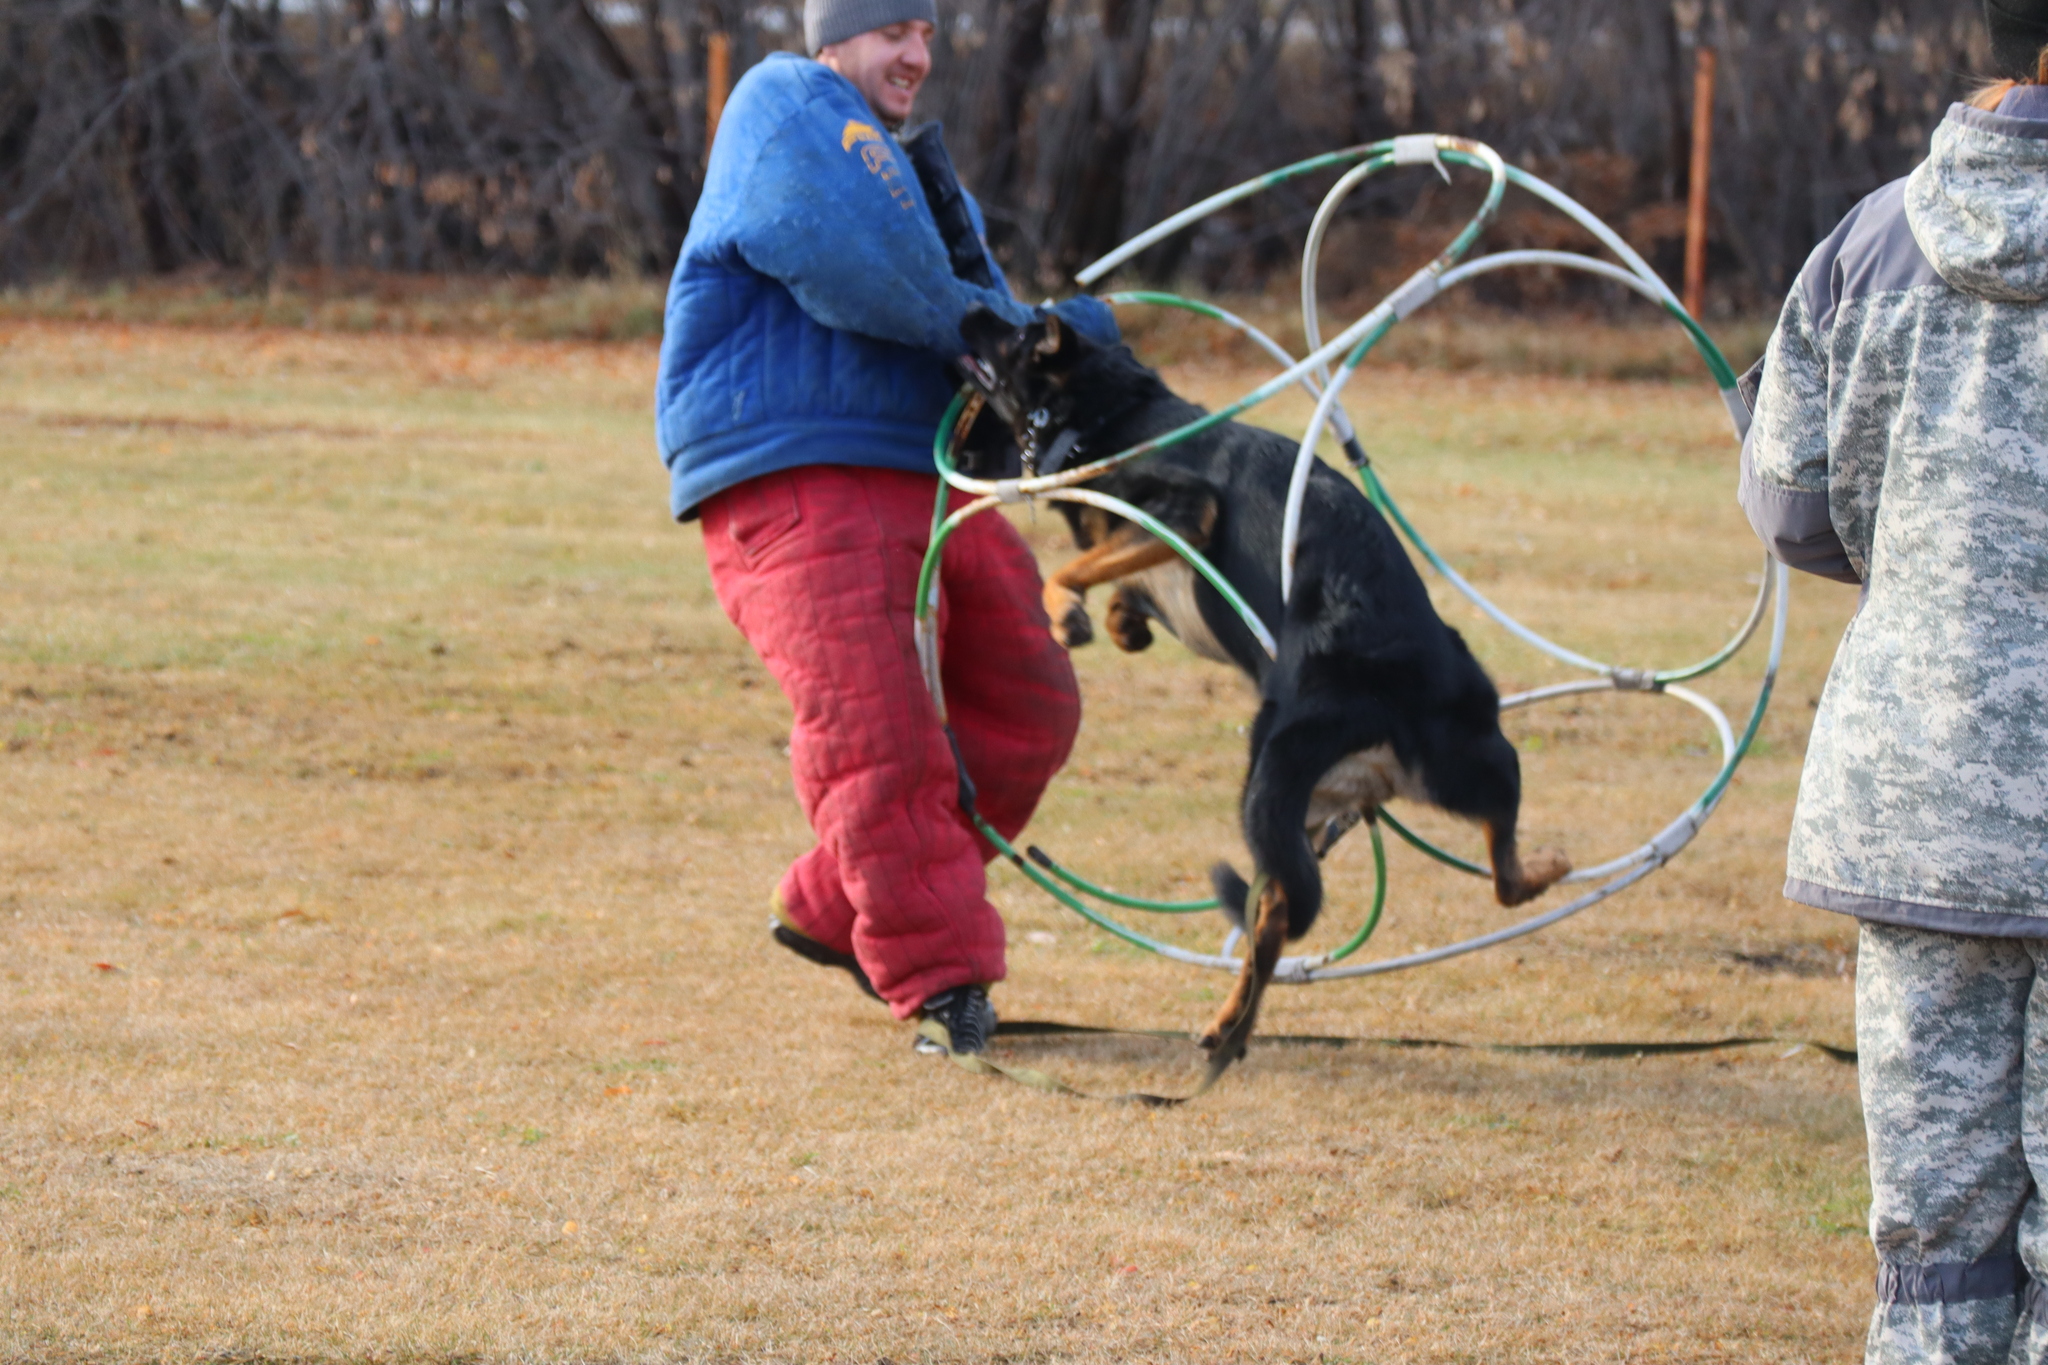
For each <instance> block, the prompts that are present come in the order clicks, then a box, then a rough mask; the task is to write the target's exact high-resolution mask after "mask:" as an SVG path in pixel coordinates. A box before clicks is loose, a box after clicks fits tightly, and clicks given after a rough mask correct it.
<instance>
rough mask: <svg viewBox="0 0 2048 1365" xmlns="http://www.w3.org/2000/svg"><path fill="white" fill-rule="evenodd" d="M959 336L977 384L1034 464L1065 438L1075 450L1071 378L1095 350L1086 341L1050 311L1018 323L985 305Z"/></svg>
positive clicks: (965, 322) (969, 318)
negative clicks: (1021, 324) (1073, 443)
mask: <svg viewBox="0 0 2048 1365" xmlns="http://www.w3.org/2000/svg"><path fill="white" fill-rule="evenodd" d="M960 335H961V337H962V339H964V340H965V341H966V342H967V348H968V351H969V352H970V359H971V361H972V362H973V363H972V367H971V369H970V375H971V377H972V379H973V381H974V385H975V387H976V388H978V389H979V390H981V392H982V394H983V395H984V396H985V397H986V398H987V399H988V404H989V406H990V407H992V408H994V409H995V411H996V413H997V415H998V416H999V417H1001V419H1002V420H1003V422H1004V424H1005V425H1007V426H1008V427H1009V428H1010V431H1011V433H1012V434H1013V435H1015V437H1016V438H1017V443H1018V445H1020V446H1021V447H1023V449H1024V451H1025V452H1026V454H1027V457H1030V458H1032V461H1033V463H1034V464H1036V463H1037V460H1038V459H1039V458H1042V456H1043V455H1044V454H1045V452H1047V451H1049V450H1051V449H1052V448H1053V447H1054V446H1055V445H1056V444H1057V443H1058V442H1060V441H1061V440H1062V439H1063V438H1066V443H1067V445H1068V447H1069V448H1071V446H1072V439H1071V432H1072V428H1073V426H1074V409H1075V403H1074V395H1073V393H1072V389H1071V384H1070V381H1071V379H1072V377H1073V373H1074V370H1075V368H1076V367H1077V366H1078V365H1079V364H1080V363H1081V361H1082V360H1083V359H1084V358H1085V357H1086V355H1087V353H1088V351H1089V350H1090V349H1091V345H1090V343H1089V341H1088V339H1087V338H1086V337H1083V336H1082V335H1081V334H1080V333H1079V332H1077V331H1075V330H1074V328H1073V327H1071V326H1069V325H1068V324H1066V323H1063V322H1061V321H1060V320H1059V318H1058V317H1057V316H1055V315H1054V314H1052V313H1042V314H1040V315H1039V316H1038V317H1036V318H1033V319H1032V320H1031V321H1030V322H1027V323H1025V324H1024V325H1023V326H1022V327H1019V326H1016V325H1014V324H1013V323H1010V322H1007V321H1005V320H1004V319H1003V318H1002V316H1001V315H999V314H997V313H996V312H994V311H993V310H991V309H987V308H977V309H975V310H974V311H973V312H971V313H969V314H968V315H967V316H966V317H965V318H963V319H962V320H961V322H960ZM1035 472H1038V473H1044V474H1049V473H1052V472H1053V469H1052V468H1049V467H1040V468H1038V469H1037V470H1036V471H1035Z"/></svg>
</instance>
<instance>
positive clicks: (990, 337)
mask: <svg viewBox="0 0 2048 1365" xmlns="http://www.w3.org/2000/svg"><path fill="white" fill-rule="evenodd" d="M1016 333H1017V329H1016V328H1015V327H1014V326H1012V325H1011V324H1009V323H1008V322H1005V321H1004V320H1003V317H1002V314H1000V313H998V312H996V310H995V309H993V308H981V307H977V308H975V309H974V310H973V311H972V312H970V313H968V315H967V316H966V317H964V318H962V319H960V339H961V340H962V341H965V342H966V343H967V349H968V350H970V351H972V352H974V354H975V355H976V356H978V357H980V358H981V359H983V360H995V359H996V358H998V357H999V356H1000V355H1001V354H1002V352H1003V350H1004V345H1003V343H1004V342H1006V341H1009V340H1010V338H1011V337H1013V336H1015V335H1016Z"/></svg>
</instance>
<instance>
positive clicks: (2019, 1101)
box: [1856, 920, 2048, 1365]
mask: <svg viewBox="0 0 2048 1365" xmlns="http://www.w3.org/2000/svg"><path fill="white" fill-rule="evenodd" d="M1856 1047H1857V1053H1858V1059H1859V1067H1858V1070H1859V1075H1860V1081H1861V1085H1862V1090H1863V1116H1864V1124H1865V1126H1866V1128H1867V1129H1868V1131H1869V1138H1870V1190H1871V1204H1870V1238H1871V1241H1872V1242H1873V1243H1874V1244H1875V1245H1876V1248H1877V1257H1878V1269H1877V1299H1878V1303H1877V1308H1876V1311H1875V1312H1873V1313H1872V1314H1871V1319H1870V1337H1869V1341H1868V1344H1867V1346H1866V1347H1865V1353H1864V1360H1865V1362H1866V1365H1906V1362H1923V1361H1925V1362H1940V1365H1993V1362H1997V1363H1998V1365H2005V1362H2008V1361H2011V1362H2016V1363H2017V1362H2028V1363H2029V1365H2032V1363H2033V1362H2043V1361H2048V1293H2044V1292H2043V1291H2044V1286H2048V1210H2044V1208H2043V1206H2042V1201H2041V1199H2040V1197H2039V1194H2038V1192H2037V1185H2038V1184H2039V1183H2040V1177H2042V1176H2044V1175H2048V940H2043V939H2011V938H1980V937H1974V936H1965V935H1961V934H1944V933H1937V932H1935V931H1933V930H1925V929H1906V928H1899V927H1896V926H1893V925H1887V924H1876V923H1872V922H1870V921H1868V920H1866V921H1864V923H1863V935H1862V942H1861V944H1860V945H1859V947H1858V950H1857V956H1856Z"/></svg>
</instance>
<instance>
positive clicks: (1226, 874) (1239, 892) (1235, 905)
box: [1209, 863, 1252, 933]
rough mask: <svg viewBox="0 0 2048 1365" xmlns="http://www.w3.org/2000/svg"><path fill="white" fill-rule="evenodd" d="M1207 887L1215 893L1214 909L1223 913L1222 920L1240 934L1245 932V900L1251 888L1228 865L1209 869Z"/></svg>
mask: <svg viewBox="0 0 2048 1365" xmlns="http://www.w3.org/2000/svg"><path fill="white" fill-rule="evenodd" d="M1209 885H1210V886H1211V887H1213V888H1214V889H1215V892H1216V908H1217V909H1219V910H1221V911H1222V912H1223V918H1225V919H1227V920H1229V921H1230V922H1231V924H1233V925H1235V926H1236V927H1237V929H1238V931H1239V932H1240V933H1242V932H1244V930H1245V909H1244V906H1245V900H1246V899H1247V898H1248V897H1249V896H1250V895H1251V893H1252V888H1251V886H1250V884H1249V883H1247V882H1246V881H1245V879H1244V878H1243V877H1240V876H1238V875H1237V869H1236V868H1234V867H1232V866H1231V865H1230V864H1229V863H1218V864H1216V866H1214V867H1212V868H1210V869H1209Z"/></svg>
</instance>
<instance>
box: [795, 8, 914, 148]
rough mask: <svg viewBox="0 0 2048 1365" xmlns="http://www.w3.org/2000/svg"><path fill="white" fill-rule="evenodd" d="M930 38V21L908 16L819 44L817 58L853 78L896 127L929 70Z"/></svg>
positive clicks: (883, 117) (878, 114)
mask: <svg viewBox="0 0 2048 1365" xmlns="http://www.w3.org/2000/svg"><path fill="white" fill-rule="evenodd" d="M931 39H932V26H931V25H930V24H927V23H926V22H925V21H924V20H922V19H908V20H905V21H904V22H903V23H900V24H887V25H885V26H883V27H881V28H875V29H869V30H868V31H867V32H866V33H856V34H855V35H854V36H853V37H851V38H848V39H847V40H846V41H845V42H842V43H833V44H831V45H830V46H827V47H823V48H820V49H819V50H818V60H819V61H821V62H823V63H824V64H825V65H826V66H829V67H831V68H832V69H833V70H834V71H837V72H838V73H839V74H840V75H842V76H844V77H846V79H848V80H850V81H852V82H853V88H854V89H856V90H858V91H860V93H861V95H862V96H863V97H865V98H866V100H867V102H868V108H870V109H872V110H874V111H875V116H876V117H877V118H879V119H881V120H882V122H883V123H886V124H887V125H889V127H891V128H900V127H902V126H903V122H904V120H905V119H908V118H909V117H910V106H911V105H912V103H914V102H915V101H916V99H917V91H918V88H919V87H920V86H922V85H923V84H924V78H925V77H926V76H928V75H930V74H931V70H932V49H931Z"/></svg>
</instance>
